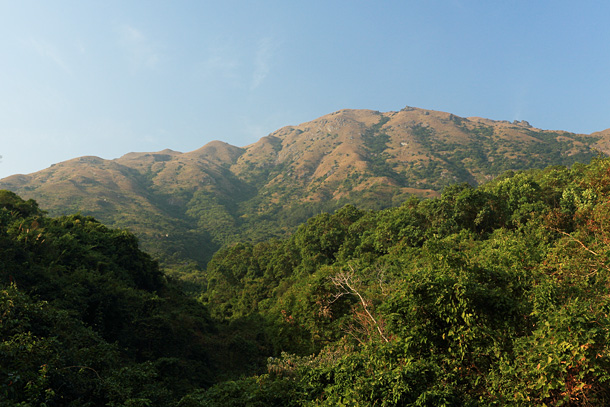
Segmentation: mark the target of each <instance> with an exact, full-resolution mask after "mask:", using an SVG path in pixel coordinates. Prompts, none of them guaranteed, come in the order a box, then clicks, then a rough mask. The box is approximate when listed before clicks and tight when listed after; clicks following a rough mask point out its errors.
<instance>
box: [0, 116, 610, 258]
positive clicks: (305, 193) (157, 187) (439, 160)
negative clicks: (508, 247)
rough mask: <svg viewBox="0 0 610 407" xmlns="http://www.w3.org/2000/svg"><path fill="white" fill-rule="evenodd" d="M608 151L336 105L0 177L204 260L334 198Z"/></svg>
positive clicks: (511, 128)
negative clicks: (250, 127) (249, 129)
mask: <svg viewBox="0 0 610 407" xmlns="http://www.w3.org/2000/svg"><path fill="white" fill-rule="evenodd" d="M600 152H601V153H602V154H608V153H609V152H610V131H608V130H606V131H603V132H598V133H594V134H591V135H583V134H573V133H569V132H563V131H545V130H540V129H536V128H533V127H531V126H530V125H529V124H528V123H526V122H513V123H510V122H507V121H493V120H488V119H482V118H462V117H458V116H455V115H453V114H450V113H444V112H436V111H430V110H423V109H417V108H411V107H407V108H405V109H403V110H401V111H399V112H387V113H380V112H376V111H371V110H341V111H338V112H335V113H332V114H329V115H326V116H323V117H320V118H318V119H316V120H313V121H311V122H307V123H303V124H300V125H298V126H287V127H284V128H281V129H279V130H277V131H275V132H273V133H271V134H270V135H268V136H266V137H263V138H262V139H261V140H259V141H258V142H256V143H254V144H252V145H249V146H246V147H241V148H240V147H235V146H231V145H229V144H226V143H223V142H220V141H213V142H211V143H208V144H206V145H205V146H204V147H202V148H200V149H198V150H195V151H192V152H188V153H179V152H176V151H171V150H163V151H160V152H156V153H129V154H126V155H124V156H123V157H121V158H118V159H116V160H103V159H100V158H97V157H81V158H76V159H73V160H70V161H66V162H62V163H59V164H56V165H54V166H52V167H50V168H48V169H46V170H43V171H40V172H37V173H34V174H30V175H15V176H12V177H8V178H5V179H3V180H0V188H3V189H9V190H11V191H14V192H16V193H18V194H20V195H21V196H23V197H24V198H26V199H29V198H33V199H35V200H37V201H38V202H39V203H40V205H41V206H42V207H44V208H47V209H48V210H49V211H50V212H51V214H53V215H60V214H67V213H73V212H76V211H80V212H82V213H83V214H86V215H93V216H95V217H96V218H97V219H100V220H101V221H102V222H104V223H106V224H108V225H110V226H113V227H123V228H129V229H131V230H133V231H134V232H135V233H136V234H138V236H139V237H140V239H141V241H142V243H143V245H144V247H145V248H146V249H147V250H150V251H152V252H153V253H154V254H155V255H157V256H161V257H162V258H163V259H164V260H166V262H167V263H171V264H174V265H176V264H178V263H181V264H182V263H184V260H185V259H194V260H195V261H197V262H198V263H199V264H200V265H202V264H204V263H205V262H206V261H207V260H208V259H209V258H210V256H211V254H212V253H213V252H214V251H215V250H216V249H218V248H219V247H220V246H221V245H223V244H226V243H228V242H232V241H235V240H237V239H238V238H239V239H242V240H244V239H245V240H247V239H250V240H261V239H265V238H269V237H273V236H281V235H282V234H284V233H285V232H286V231H289V230H293V229H294V227H295V226H296V225H298V224H299V223H300V222H303V221H304V220H306V219H307V218H308V217H310V216H312V215H314V214H315V213H318V212H320V211H327V210H334V209H336V208H338V207H340V206H342V205H344V204H345V203H348V202H349V203H354V204H356V205H357V206H360V207H362V208H371V209H373V208H375V209H379V208H383V207H388V206H392V205H395V204H398V203H400V202H401V201H403V200H404V199H405V198H406V197H407V196H409V195H412V194H415V195H419V196H438V194H439V192H440V191H441V190H442V188H444V187H445V186H447V185H451V184H454V183H458V182H468V183H470V184H472V185H476V184H479V183H482V182H484V181H486V180H489V179H492V178H493V177H495V176H497V175H499V174H501V173H502V172H504V171H506V170H520V169H528V168H543V167H546V166H548V165H572V164H573V163H575V162H588V161H589V160H590V159H591V158H592V157H594V156H596V155H599V154H600Z"/></svg>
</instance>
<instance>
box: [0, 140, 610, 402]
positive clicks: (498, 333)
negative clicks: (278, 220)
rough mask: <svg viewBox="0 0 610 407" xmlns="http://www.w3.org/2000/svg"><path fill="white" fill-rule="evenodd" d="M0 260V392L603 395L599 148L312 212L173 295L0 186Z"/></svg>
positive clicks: (602, 172) (97, 241) (609, 196)
mask: <svg viewBox="0 0 610 407" xmlns="http://www.w3.org/2000/svg"><path fill="white" fill-rule="evenodd" d="M371 149H373V147H371ZM217 221H218V222H220V223H222V222H223V219H222V218H218V219H217ZM0 259H1V263H0V284H1V287H0V406H176V407H197V406H223V407H224V406H506V405H515V406H559V405H563V406H601V405H609V404H610V381H609V379H610V345H609V344H610V331H609V329H610V320H609V319H610V317H609V313H610V159H603V158H599V159H594V160H593V161H592V162H591V163H590V164H587V165H584V164H578V163H576V164H574V165H572V167H571V168H567V167H560V166H555V167H548V168H546V169H541V170H529V171H520V172H511V171H509V172H506V173H504V174H503V175H502V176H499V177H497V178H496V179H494V180H493V181H491V182H489V183H486V184H483V185H481V186H478V187H473V186H471V185H469V184H466V183H463V184H456V185H450V186H448V187H446V188H445V189H444V190H443V192H442V195H441V197H440V198H433V199H423V198H417V197H411V198H408V199H407V200H405V201H404V202H402V203H401V204H400V206H398V207H393V208H388V209H383V210H363V209H359V208H358V207H356V206H352V205H347V206H344V207H342V208H341V209H339V210H337V211H335V212H334V213H332V214H331V213H320V214H318V215H317V216H314V217H312V218H310V219H309V220H307V222H306V223H304V224H302V225H300V226H299V227H298V229H297V230H296V231H295V232H294V233H292V234H291V235H290V236H288V237H286V238H282V239H272V240H267V241H263V242H259V243H256V242H248V241H244V242H239V243H232V244H230V245H227V246H225V247H223V248H221V249H220V250H219V251H218V252H216V254H215V255H214V256H213V258H212V259H211V261H210V262H209V263H208V265H207V268H206V269H205V270H204V271H202V272H201V274H200V275H199V276H198V281H199V285H200V286H201V289H200V290H199V291H197V292H195V293H193V292H189V294H188V295H187V294H185V293H184V291H183V283H182V282H178V281H175V280H173V279H172V278H170V277H168V276H167V275H166V274H164V273H163V272H162V270H160V268H159V265H158V264H157V262H156V261H155V260H154V259H152V258H151V256H149V255H148V254H146V253H144V252H142V251H141V250H140V249H139V246H138V241H137V239H136V237H135V236H134V235H132V234H131V233H129V232H127V231H124V230H120V229H110V228H107V227H105V226H104V225H102V224H101V223H99V222H98V221H96V220H95V219H94V218H91V217H87V216H82V215H71V216H61V217H49V216H47V215H46V214H45V212H44V211H43V210H41V209H40V208H39V207H38V205H37V204H36V202H34V201H32V200H27V201H26V200H23V199H21V198H20V197H19V196H17V195H15V194H14V193H12V192H8V191H1V192H0Z"/></svg>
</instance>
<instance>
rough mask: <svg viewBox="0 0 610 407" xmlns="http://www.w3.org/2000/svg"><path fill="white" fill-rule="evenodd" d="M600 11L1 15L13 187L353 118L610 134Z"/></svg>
mask: <svg viewBox="0 0 610 407" xmlns="http://www.w3.org/2000/svg"><path fill="white" fill-rule="evenodd" d="M608 17H610V3H609V2H603V1H581V2H574V1H562V0H559V1H543V0H542V1H535V2H533V1H525V0H514V1H510V0H509V1H504V2H490V1H482V0H481V1H465V0H464V1H461V0H447V1H441V0H431V1H425V2H423V1H408V0H407V1H392V0H390V1H378V2H372V1H364V0H351V1H347V0H337V1H324V2H322V1H306V2H305V1H302V2H301V1H222V2H211V1H171V2H170V1H157V0H147V1H138V0H134V1H115V0H106V1H103V2H102V1H84V0H83V1H75V0H73V1H66V0H57V1H41V0H39V1H30V0H24V1H4V0H0V52H1V59H0V155H1V156H2V159H1V161H0V178H3V177H6V176H9V175H13V174H18V173H31V172H35V171H39V170H42V169H44V168H47V167H49V166H50V165H51V164H53V163H57V162H61V161H65V160H69V159H71V158H75V157H79V156H84V155H95V156H99V157H102V158H105V159H114V158H118V157H120V156H122V155H124V154H126V153H129V152H133V151H159V150H163V149H166V148H169V149H172V150H176V151H182V152H187V151H192V150H195V149H197V148H200V147H201V146H203V145H205V144H206V143H208V142H210V141H212V140H222V141H225V142H227V143H230V144H233V145H236V146H245V145H249V144H252V143H254V142H256V141H257V140H258V139H260V138H261V137H264V136H266V135H267V134H269V133H271V132H273V131H275V130H277V129H279V128H281V127H283V126H287V125H297V124H300V123H303V122H306V121H310V120H313V119H316V118H317V117H319V116H322V115H325V114H328V113H332V112H334V111H337V110H340V109H346V108H349V109H372V110H379V111H383V112H385V111H396V110H400V109H402V108H403V107H405V106H407V105H408V106H414V107H419V108H424V109H430V110H440V111H445V112H450V113H453V114H456V115H458V116H462V117H469V116H479V117H485V118H489V119H494V120H510V121H512V120H527V121H528V122H530V124H531V125H532V126H534V127H538V128H542V129H554V130H567V131H571V132H575V133H587V134H588V133H592V132H596V131H601V130H604V129H607V128H610V47H608V44H610V24H608Z"/></svg>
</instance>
